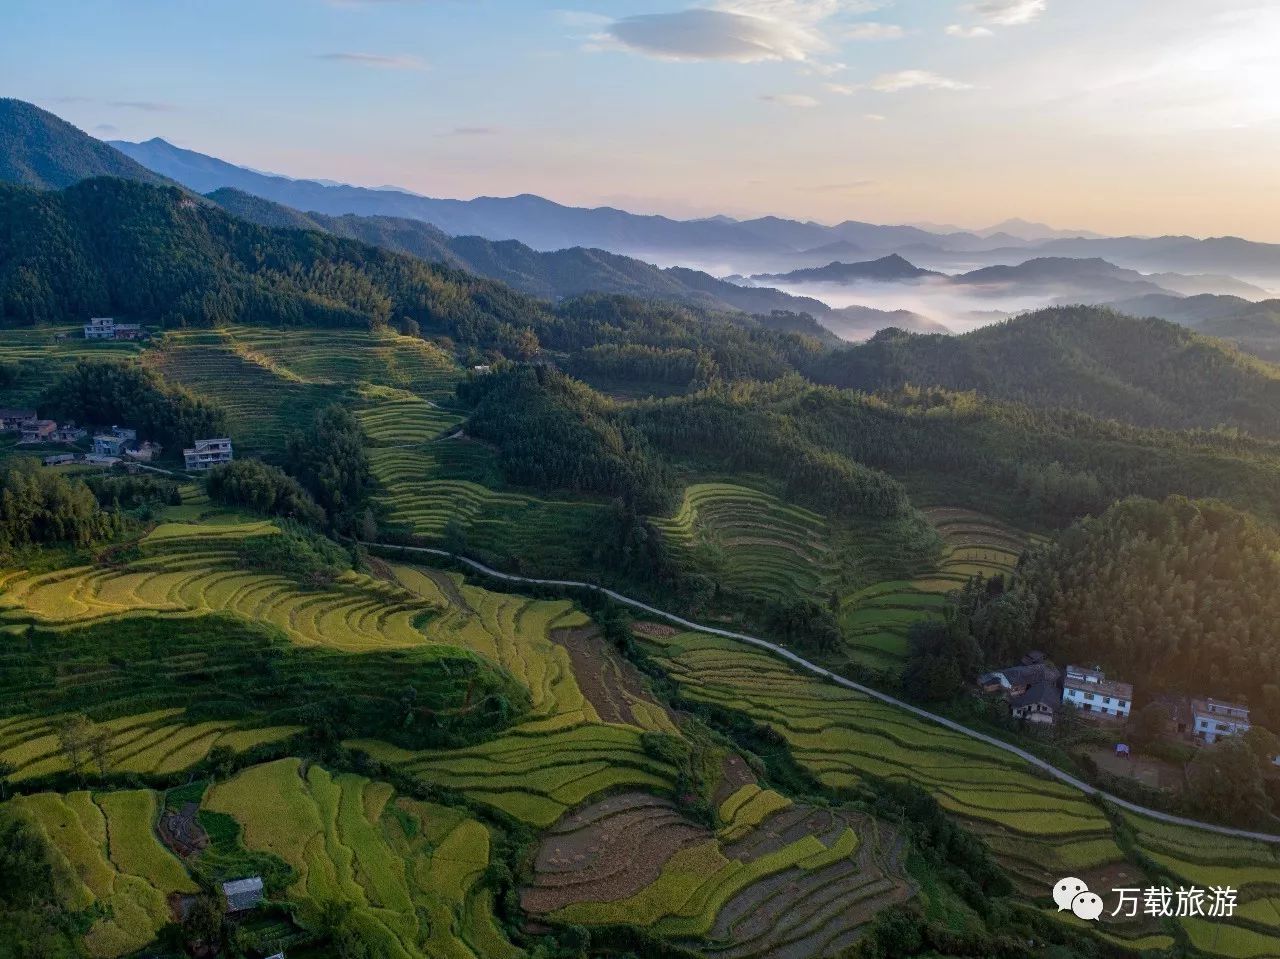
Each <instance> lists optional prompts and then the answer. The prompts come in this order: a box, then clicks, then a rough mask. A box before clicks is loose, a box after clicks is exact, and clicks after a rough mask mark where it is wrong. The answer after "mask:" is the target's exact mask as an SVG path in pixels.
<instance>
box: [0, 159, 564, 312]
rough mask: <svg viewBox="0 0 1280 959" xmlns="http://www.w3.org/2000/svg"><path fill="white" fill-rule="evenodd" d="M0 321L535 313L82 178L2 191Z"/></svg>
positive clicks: (332, 243) (468, 281) (357, 248)
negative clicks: (55, 188) (48, 187)
mask: <svg viewBox="0 0 1280 959" xmlns="http://www.w3.org/2000/svg"><path fill="white" fill-rule="evenodd" d="M0 231H3V232H2V233H0V239H2V240H3V243H2V244H0V318H2V319H3V320H4V321H5V322H7V323H10V324H23V323H32V322H40V321H54V320H57V321H61V320H65V319H66V318H67V317H69V316H70V317H76V316H85V315H88V314H103V313H120V314H125V315H129V316H131V317H134V318H136V319H141V320H148V321H151V322H160V323H173V322H185V323H194V324H197V325H213V324H219V323H229V322H232V321H239V322H249V323H286V324H300V325H330V326H337V325H368V324H370V323H371V322H372V323H378V322H388V321H391V320H392V319H395V318H398V317H401V316H411V317H413V318H415V319H418V320H420V321H424V322H431V321H444V320H445V319H447V320H448V321H449V322H450V323H451V324H452V325H453V326H456V327H459V328H460V329H466V327H467V325H468V324H472V325H476V324H481V325H485V324H488V325H493V324H503V323H505V324H508V325H512V326H516V327H519V326H529V325H530V324H531V322H533V321H534V320H535V319H537V318H538V316H539V314H540V313H541V307H540V306H539V305H538V304H537V303H535V302H534V301H532V300H530V299H528V298H527V297H523V296H520V295H518V294H515V293H513V292H511V291H510V290H508V289H507V288H506V287H503V286H502V285H500V284H497V283H492V282H489V281H486V280H479V279H476V278H475V277H472V276H468V275H467V274H464V273H461V272H460V271H456V270H449V269H447V268H445V267H441V266H433V265H430V264H427V263H424V262H423V261H421V260H417V259H414V258H411V257H406V256H398V255H396V254H392V253H388V252H385V251H383V250H379V249H376V248H374V247H370V246H367V245H365V244H361V243H355V242H353V241H350V240H343V239H339V238H337V237H333V236H329V235H326V234H323V233H316V232H307V231H301V230H268V229H264V228H263V227H259V226H256V225H254V224H250V223H247V222H245V221H243V220H239V219H237V218H235V217H232V216H230V215H229V214H227V213H225V212H223V211H221V210H219V209H216V208H214V207H212V206H211V205H209V204H204V203H201V202H199V201H197V200H196V199H193V198H191V197H190V196H188V195H187V194H185V193H183V192H181V191H180V190H178V189H176V188H166V187H153V186H147V185H145V184H140V183H135V182H132V181H127V180H120V179H114V178H98V179H93V180H85V181H82V182H80V183H78V184H75V185H74V186H71V187H68V188H67V189H65V190H62V191H60V192H56V193H51V192H40V191H35V190H27V189H22V188H20V187H13V186H8V185H4V186H0Z"/></svg>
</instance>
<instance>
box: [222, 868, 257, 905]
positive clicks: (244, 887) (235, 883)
mask: <svg viewBox="0 0 1280 959" xmlns="http://www.w3.org/2000/svg"><path fill="white" fill-rule="evenodd" d="M222 894H223V895H224V896H226V897H227V912H247V911H248V910H250V909H254V908H256V907H257V906H258V904H259V903H261V902H262V877H261V876H250V877H249V878H248V879H233V880H231V881H230V882H224V883H223V884H222Z"/></svg>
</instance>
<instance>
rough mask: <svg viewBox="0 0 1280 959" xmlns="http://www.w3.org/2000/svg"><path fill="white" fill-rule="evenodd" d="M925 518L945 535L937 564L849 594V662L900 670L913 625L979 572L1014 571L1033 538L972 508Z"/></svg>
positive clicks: (844, 621) (844, 616) (845, 620)
mask: <svg viewBox="0 0 1280 959" xmlns="http://www.w3.org/2000/svg"><path fill="white" fill-rule="evenodd" d="M925 516H926V518H927V519H928V520H929V521H930V522H931V523H932V524H933V525H934V527H935V528H936V529H937V530H938V532H939V534H940V535H941V537H942V542H943V553H942V557H941V560H940V562H939V563H938V565H937V567H936V568H935V569H933V570H931V571H929V572H927V573H925V574H923V575H921V576H919V577H917V578H915V579H912V580H897V581H890V582H883V583H876V584H874V585H872V586H868V587H865V588H863V589H860V590H858V591H856V592H853V593H849V594H846V595H845V596H844V597H843V599H842V601H841V606H840V625H841V631H842V632H843V634H844V637H845V644H846V651H847V657H848V658H847V663H848V664H851V665H855V666H863V667H868V668H871V669H882V670H889V671H897V670H899V669H901V667H902V664H903V661H904V660H905V659H906V656H907V653H908V646H909V644H908V640H907V631H908V630H909V629H910V627H911V624H912V623H915V622H918V621H920V620H924V619H929V618H931V617H936V616H938V615H940V614H941V612H942V609H943V607H944V606H945V605H946V601H947V599H946V595H947V593H949V592H951V591H952V590H956V589H960V588H961V587H963V586H964V585H965V583H966V582H968V581H969V579H971V578H972V577H974V576H985V577H992V576H999V575H1005V576H1007V575H1009V574H1010V573H1012V572H1013V570H1014V567H1015V566H1017V563H1018V559H1019V557H1020V556H1021V555H1022V553H1023V551H1024V550H1025V549H1026V547H1027V545H1028V543H1029V538H1028V537H1027V536H1026V535H1025V534H1023V533H1021V532H1020V531H1018V530H1015V529H1012V528H1011V527H1008V526H1006V525H1004V524H1003V523H1000V522H999V521H998V520H996V519H994V518H992V517H989V516H984V515H982V514H980V513H974V512H971V511H969V510H961V509H951V508H943V507H939V508H934V509H930V510H925Z"/></svg>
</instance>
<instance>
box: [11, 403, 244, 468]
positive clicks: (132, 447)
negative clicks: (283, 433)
mask: <svg viewBox="0 0 1280 959" xmlns="http://www.w3.org/2000/svg"><path fill="white" fill-rule="evenodd" d="M0 432H17V433H18V434H19V435H18V443H19V445H35V444H61V445H66V446H70V445H72V444H75V443H79V442H81V441H82V440H84V439H85V438H86V437H88V436H89V430H88V429H86V428H85V427H83V426H77V425H76V424H75V423H64V424H62V425H59V424H58V423H57V421H56V420H50V419H41V418H40V416H39V414H38V413H37V412H36V411H35V410H12V409H0ZM92 444H93V445H92V449H91V450H90V451H89V452H86V453H84V454H83V455H81V454H78V453H75V452H66V453H51V454H49V455H48V456H45V457H44V464H45V465H46V466H61V465H63V464H66V463H75V462H84V463H88V464H90V465H95V466H114V465H116V464H117V463H119V462H122V461H126V460H127V461H130V462H134V463H150V462H151V461H152V460H154V459H157V458H159V456H160V452H161V448H160V444H158V443H152V442H151V441H149V440H143V441H142V442H138V431H137V430H135V429H130V428H128V427H123V426H112V427H111V428H110V429H102V430H95V431H94V433H93V439H92ZM182 457H183V461H184V463H185V465H186V468H187V470H188V471H189V472H197V473H198V472H203V471H205V470H208V469H212V468H213V467H215V466H217V465H218V464H219V463H230V462H231V461H232V460H233V459H235V451H234V450H233V449H232V446H231V440H229V439H227V438H226V437H215V438H212V439H203V440H196V441H195V445H194V446H193V447H192V448H191V449H185V450H183V451H182Z"/></svg>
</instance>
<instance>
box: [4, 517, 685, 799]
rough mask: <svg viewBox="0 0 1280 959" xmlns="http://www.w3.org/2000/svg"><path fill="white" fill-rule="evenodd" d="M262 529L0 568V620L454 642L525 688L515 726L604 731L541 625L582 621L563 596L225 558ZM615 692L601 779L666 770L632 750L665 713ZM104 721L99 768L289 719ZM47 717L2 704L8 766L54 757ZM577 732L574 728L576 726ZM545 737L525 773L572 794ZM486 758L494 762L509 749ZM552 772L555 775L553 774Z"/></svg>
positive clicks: (258, 525) (281, 731) (636, 693)
mask: <svg viewBox="0 0 1280 959" xmlns="http://www.w3.org/2000/svg"><path fill="white" fill-rule="evenodd" d="M273 529H274V527H273V526H272V525H271V524H270V523H268V522H265V521H258V522H252V523H241V524H223V525H214V524H208V523H168V524H162V525H160V526H158V527H156V529H155V530H154V531H153V532H152V533H151V534H150V535H149V536H148V537H147V538H146V540H144V542H143V543H142V550H141V551H142V555H141V557H140V558H138V559H136V560H135V561H134V562H132V563H129V564H127V565H125V566H123V567H120V568H114V567H94V566H84V567H74V568H71V569H67V570H60V571H57V572H54V573H42V574H31V573H27V572H23V571H9V572H7V573H3V574H0V627H8V628H9V629H11V630H18V631H19V632H21V631H22V630H23V629H24V624H26V623H31V622H35V623H39V624H41V625H42V626H51V627H57V628H62V627H73V626H79V625H84V624H89V623H93V622H98V621H102V620H106V619H113V618H117V617H121V616H125V615H136V614H138V613H140V612H153V613H156V614H160V615H164V616H168V617H182V616H187V615H195V614H204V613H213V612H217V613H229V614H232V615H236V616H240V617H242V618H245V619H249V620H253V621H261V622H269V623H272V624H274V625H276V626H278V627H279V628H280V629H281V630H282V631H283V632H284V633H285V635H286V636H288V637H289V638H290V639H291V640H292V641H293V642H294V643H295V644H296V645H298V646H300V647H313V646H314V647H322V648H325V649H330V650H338V651H344V652H347V653H360V652H386V651H389V650H396V649H406V650H407V649H421V648H424V647H429V646H435V647H438V648H439V649H440V650H441V651H442V652H446V651H448V650H449V649H451V648H461V649H465V650H471V651H473V652H475V653H478V654H480V655H481V656H484V657H486V658H487V659H489V660H490V661H492V662H495V663H498V664H500V665H501V666H503V667H505V668H506V669H507V670H508V671H509V672H510V673H511V675H512V676H514V677H515V678H516V680H517V681H519V682H520V683H522V684H523V685H525V686H526V687H527V688H528V689H529V691H530V696H531V698H532V702H533V713H532V718H533V719H534V720H536V721H537V722H536V723H535V725H534V727H533V728H532V729H530V730H527V731H525V733H524V735H525V736H526V737H527V736H535V737H536V735H537V733H538V730H539V729H540V728H541V727H540V726H538V723H541V724H543V725H545V726H550V727H555V728H556V729H559V730H561V731H563V734H564V735H573V734H574V733H575V730H577V727H583V729H585V730H590V729H592V728H598V729H602V730H603V732H602V733H601V735H605V736H607V735H608V734H609V733H610V732H611V731H612V730H613V727H607V726H603V725H602V722H601V718H600V716H599V714H598V713H597V712H596V710H595V708H594V707H593V705H592V704H591V702H590V701H589V700H588V699H587V697H586V696H584V694H583V692H582V690H581V688H580V687H579V685H578V683H577V680H576V678H575V676H574V671H573V664H572V662H571V657H570V653H569V651H568V650H567V649H566V648H565V647H564V646H562V645H559V644H557V643H555V642H553V641H552V639H551V638H550V634H551V632H552V631H553V630H558V629H567V630H571V629H578V628H581V627H582V626H584V625H585V624H586V623H587V620H586V619H585V617H583V615H582V614H581V613H578V612H576V611H574V610H573V608H572V606H571V604H570V603H568V602H566V601H560V602H545V601H535V600H529V599H527V598H524V597H519V596H511V595H505V594H497V593H491V592H488V591H485V590H482V589H478V588H475V587H470V586H464V585H461V584H460V583H458V582H456V581H455V580H454V579H452V578H450V577H448V576H445V575H443V574H439V573H433V572H431V571H422V570H418V569H414V568H410V567H396V568H395V569H394V580H393V581H388V580H384V579H375V578H373V577H371V576H367V575H364V574H356V573H348V574H346V575H345V576H343V577H342V578H341V579H340V580H338V581H337V582H335V583H333V584H331V585H329V586H327V587H324V588H322V589H315V588H309V587H306V586H304V585H302V584H300V583H298V582H296V581H294V580H292V579H290V578H288V577H285V576H278V575H270V574H264V573H259V572H250V571H245V570H243V569H241V568H239V566H238V564H237V562H236V553H235V548H236V544H237V542H238V541H240V540H243V539H244V538H245V537H247V536H255V535H263V534H264V533H269V532H270V531H271V530H273ZM0 665H2V664H0ZM179 665H181V664H179ZM193 668H194V667H193ZM74 681H76V682H82V683H92V682H94V681H95V676H94V674H85V675H78V676H76V677H74ZM105 694H106V693H105V691H104V695H105ZM629 702H630V704H631V705H632V706H633V707H634V710H633V711H632V712H631V713H630V717H629V718H628V719H627V720H626V725H625V727H623V728H621V730H620V732H618V733H617V735H619V736H620V737H621V738H622V739H623V740H625V743H624V755H623V758H622V761H621V766H622V767H624V768H626V769H628V770H629V771H628V772H627V773H625V774H615V778H616V775H621V776H622V779H623V780H624V781H625V780H627V776H631V777H632V779H633V780H635V781H639V782H644V783H650V784H651V783H654V782H665V779H662V778H661V777H663V776H665V775H669V770H666V769H663V768H661V767H660V766H657V765H655V764H653V763H652V762H651V761H649V760H648V759H647V757H643V756H642V755H641V750H640V747H639V736H640V733H641V732H642V731H643V730H645V729H649V728H654V729H668V728H670V721H669V719H668V718H667V716H666V714H665V713H664V712H663V711H662V710H661V709H659V708H658V707H657V706H656V705H655V704H653V703H652V702H648V701H646V700H645V699H644V697H643V695H642V690H641V689H640V688H639V687H638V686H637V687H635V688H634V689H633V690H632V696H631V699H630V700H629ZM127 706H128V704H127V703H123V704H121V705H120V709H119V713H124V712H126V711H127ZM105 725H108V726H110V727H111V728H112V730H113V732H115V733H116V738H115V743H114V747H113V750H112V752H111V754H110V761H111V766H112V768H114V769H117V770H119V771H137V772H154V773H158V772H173V771H178V770H180V769H183V768H185V767H186V766H188V765H191V764H193V763H196V762H198V761H200V760H202V759H203V758H204V756H205V755H207V753H208V751H209V750H210V749H212V748H213V747H214V746H218V745H226V746H230V747H232V748H234V749H237V750H242V749H245V748H248V747H249V746H251V745H256V744H258V743H262V742H269V741H274V740H278V739H281V738H285V737H287V736H289V735H292V734H293V733H294V732H296V731H297V730H296V728H294V727H287V726H281V727H272V728H269V729H254V728H250V727H247V726H245V725H243V724H242V723H241V722H240V721H238V720H236V721H220V722H208V723H203V724H199V725H196V726H193V725H190V724H189V723H186V722H185V721H183V720H182V719H181V718H180V717H175V716H174V715H173V714H172V713H171V712H167V711H161V712H153V713H146V712H145V711H144V710H135V712H134V713H131V714H129V715H126V716H124V717H123V718H120V719H113V720H111V721H110V722H109V723H106V724H105ZM55 726H56V717H51V716H46V717H43V718H36V717H30V718H29V719H24V718H23V717H11V718H10V719H8V720H4V722H3V725H0V758H3V759H5V760H6V761H9V762H12V763H14V764H15V765H16V766H17V767H18V773H17V778H19V779H22V778H31V777H35V776H39V775H44V774H48V773H52V772H56V771H59V770H60V769H62V768H64V765H65V760H64V758H63V756H62V755H61V752H60V750H59V747H58V741H57V736H56V734H55V733H54V729H55ZM577 733H578V734H579V735H582V731H581V730H577ZM524 742H525V743H528V742H529V739H527V738H526V739H525V740H524ZM557 748H558V746H557V744H556V742H555V741H554V740H552V741H548V742H547V743H546V750H547V753H548V758H549V759H551V760H554V763H553V764H554V765H556V767H557V768H558V769H559V770H560V771H559V772H558V773H544V775H543V776H542V777H541V779H539V780H538V781H537V782H538V784H540V785H541V786H544V787H545V790H546V793H547V795H550V794H551V793H556V794H557V795H563V796H564V798H565V802H566V803H567V804H572V803H574V802H577V801H578V800H579V799H580V798H581V796H582V795H586V794H588V793H589V791H590V788H591V786H592V782H591V781H584V782H579V784H578V786H577V787H576V791H575V789H568V788H567V786H566V784H567V782H568V781H569V780H581V779H582V776H581V774H582V772H583V770H582V769H581V768H570V767H569V766H568V765H567V764H565V763H564V762H561V761H560V759H557V758H556V757H555V756H554V755H553V754H554V751H555V750H556V749H557ZM633 758H634V762H632V759H633ZM496 761H497V762H498V763H500V764H503V763H507V762H508V761H509V759H508V757H503V758H500V759H497V760H496ZM424 762H425V760H424ZM607 765H609V764H608V763H607V761H604V762H603V763H602V765H600V766H598V767H596V770H597V771H599V772H600V775H599V776H597V777H596V780H595V781H598V782H611V781H612V780H611V779H610V775H609V774H607V773H605V772H603V769H604V766H607ZM529 768H531V767H529ZM557 776H560V777H561V778H563V779H564V780H565V782H564V783H558V782H553V780H555V779H556V777H557ZM495 782H496V780H495ZM561 787H566V788H564V789H562V788H561ZM498 788H499V789H500V788H501V787H500V786H499V787H498ZM531 788H534V787H532V786H531ZM582 790H587V791H588V792H582ZM534 792H537V789H536V788H534Z"/></svg>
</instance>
